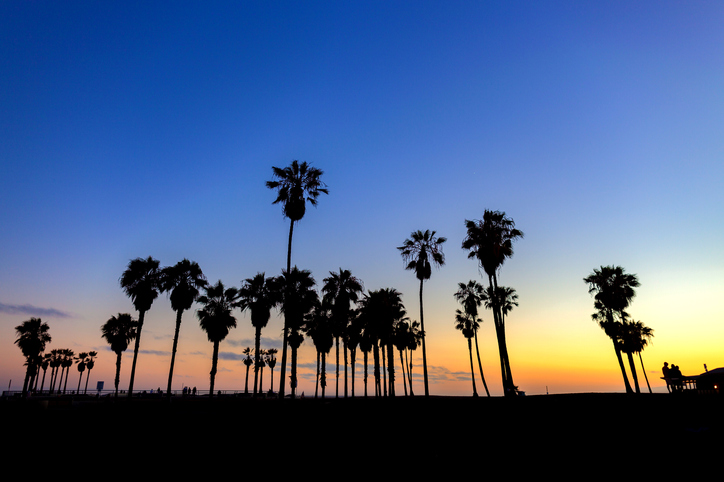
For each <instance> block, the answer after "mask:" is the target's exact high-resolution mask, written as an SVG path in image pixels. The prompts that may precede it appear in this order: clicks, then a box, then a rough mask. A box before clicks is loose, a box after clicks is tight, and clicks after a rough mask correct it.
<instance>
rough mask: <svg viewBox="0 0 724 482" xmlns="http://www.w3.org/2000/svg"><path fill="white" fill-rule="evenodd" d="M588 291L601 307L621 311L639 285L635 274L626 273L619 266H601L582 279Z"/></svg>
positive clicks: (631, 298)
mask: <svg viewBox="0 0 724 482" xmlns="http://www.w3.org/2000/svg"><path fill="white" fill-rule="evenodd" d="M583 281H584V282H585V283H586V284H587V285H588V293H589V294H592V295H594V299H595V300H596V301H598V302H599V303H600V306H601V307H602V308H603V309H607V310H611V311H614V312H619V313H621V312H623V311H624V310H625V309H626V308H627V307H628V305H629V304H630V303H631V300H633V298H634V296H635V295H636V292H635V290H634V288H637V287H639V286H640V283H639V280H638V278H637V277H636V275H635V274H630V273H626V272H625V270H624V269H623V268H622V267H621V266H601V268H600V269H594V270H593V273H591V274H590V275H588V276H587V277H585V278H584V279H583Z"/></svg>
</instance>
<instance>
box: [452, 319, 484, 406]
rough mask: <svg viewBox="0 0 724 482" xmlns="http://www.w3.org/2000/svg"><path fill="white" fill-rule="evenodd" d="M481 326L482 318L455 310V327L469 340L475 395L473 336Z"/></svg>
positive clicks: (474, 395) (476, 392)
mask: <svg viewBox="0 0 724 482" xmlns="http://www.w3.org/2000/svg"><path fill="white" fill-rule="evenodd" d="M479 326H480V320H479V319H477V318H475V317H474V316H472V315H470V314H469V313H467V312H464V311H460V310H455V329H456V330H460V331H461V332H462V334H463V336H464V337H465V338H466V339H467V341H468V353H469V355H470V378H471V379H472V381H473V397H477V396H478V390H477V388H475V365H473V343H472V338H473V337H474V336H475V332H476V331H477V330H478V327H479Z"/></svg>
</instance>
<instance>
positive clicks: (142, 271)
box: [120, 256, 160, 313]
mask: <svg viewBox="0 0 724 482" xmlns="http://www.w3.org/2000/svg"><path fill="white" fill-rule="evenodd" d="M159 275H160V270H159V262H158V260H156V259H153V258H152V257H150V256H149V257H148V258H146V259H143V258H136V259H132V260H131V261H130V262H129V263H128V267H127V268H126V270H125V271H124V272H123V274H122V275H121V279H120V283H121V288H123V291H125V293H126V295H128V297H129V298H131V301H132V302H133V306H134V307H135V308H136V310H137V311H138V312H140V313H143V312H146V311H148V310H150V309H151V305H152V304H153V302H154V300H155V299H156V298H157V297H158V283H159Z"/></svg>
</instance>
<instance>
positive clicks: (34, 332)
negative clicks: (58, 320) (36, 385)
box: [15, 318, 51, 397]
mask: <svg viewBox="0 0 724 482" xmlns="http://www.w3.org/2000/svg"><path fill="white" fill-rule="evenodd" d="M48 331H50V327H49V326H48V324H47V323H44V322H43V321H42V320H41V319H40V318H30V319H29V320H27V321H24V322H22V323H21V324H19V325H18V326H16V327H15V335H16V339H15V344H16V345H18V347H19V348H20V351H21V352H22V353H23V356H24V357H25V364H26V365H27V369H26V370H25V380H24V381H23V397H25V396H27V395H28V387H32V385H33V377H34V376H35V372H36V371H37V370H36V367H37V365H38V364H39V363H40V361H41V358H42V357H41V353H43V351H45V345H47V344H48V343H50V341H51V337H50V334H48Z"/></svg>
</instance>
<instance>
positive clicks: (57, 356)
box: [49, 348, 63, 393]
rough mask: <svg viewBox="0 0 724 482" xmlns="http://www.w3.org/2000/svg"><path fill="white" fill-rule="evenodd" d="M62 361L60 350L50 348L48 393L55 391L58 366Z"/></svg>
mask: <svg viewBox="0 0 724 482" xmlns="http://www.w3.org/2000/svg"><path fill="white" fill-rule="evenodd" d="M62 361H63V356H62V350H61V349H60V348H55V349H53V350H50V390H49V391H50V393H53V392H54V391H55V383H56V382H57V381H58V368H60V364H61V363H62Z"/></svg>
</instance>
